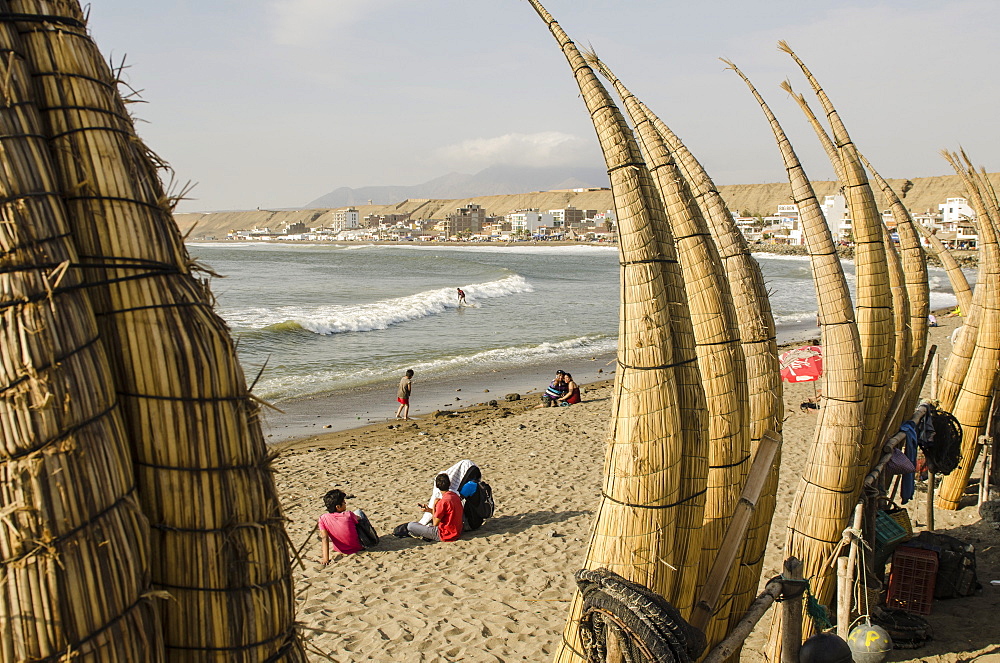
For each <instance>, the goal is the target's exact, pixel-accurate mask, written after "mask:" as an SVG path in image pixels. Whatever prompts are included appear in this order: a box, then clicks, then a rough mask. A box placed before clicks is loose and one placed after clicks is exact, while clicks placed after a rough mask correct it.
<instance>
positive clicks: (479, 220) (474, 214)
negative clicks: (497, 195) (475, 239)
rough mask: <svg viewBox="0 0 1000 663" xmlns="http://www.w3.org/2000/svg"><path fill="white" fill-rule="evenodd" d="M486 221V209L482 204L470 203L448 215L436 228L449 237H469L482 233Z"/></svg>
mask: <svg viewBox="0 0 1000 663" xmlns="http://www.w3.org/2000/svg"><path fill="white" fill-rule="evenodd" d="M485 222H486V210H485V209H483V208H482V206H480V205H476V204H475V203H469V204H468V205H466V206H465V207H459V208H458V209H456V210H455V212H454V213H452V214H448V215H446V216H445V217H444V219H443V220H441V221H439V222H438V224H437V226H436V230H437V231H438V232H439V233H441V234H442V235H443V236H444V237H445V238H447V239H451V238H459V237H468V236H470V235H475V234H478V233H480V232H481V231H482V229H483V223H485Z"/></svg>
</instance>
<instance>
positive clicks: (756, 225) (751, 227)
mask: <svg viewBox="0 0 1000 663" xmlns="http://www.w3.org/2000/svg"><path fill="white" fill-rule="evenodd" d="M732 215H733V223H735V224H736V229H737V230H739V231H740V233H741V234H742V235H743V239H745V240H746V241H747V243H748V244H755V243H757V242H760V241H761V239H762V237H763V233H762V232H761V229H762V227H763V223H762V220H761V219H760V218H759V217H756V216H737V215H736V212H732Z"/></svg>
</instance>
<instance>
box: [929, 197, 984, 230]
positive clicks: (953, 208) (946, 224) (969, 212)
mask: <svg viewBox="0 0 1000 663" xmlns="http://www.w3.org/2000/svg"><path fill="white" fill-rule="evenodd" d="M938 211H939V212H940V213H941V229H942V230H955V229H956V226H957V224H958V222H960V221H962V220H963V219H975V218H976V212H975V210H973V209H972V208H971V207H970V206H969V201H968V200H966V199H965V198H947V199H945V201H944V202H943V203H942V204H940V205H938Z"/></svg>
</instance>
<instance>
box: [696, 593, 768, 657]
mask: <svg viewBox="0 0 1000 663" xmlns="http://www.w3.org/2000/svg"><path fill="white" fill-rule="evenodd" d="M781 590H782V588H781V582H780V581H772V582H769V583H767V586H766V587H764V591H763V592H761V593H760V594H759V595H758V596H757V598H756V599H754V601H753V603H751V604H750V608H749V609H748V610H747V614H746V616H745V617H743V619H741V620H740V621H739V623H737V624H736V626H734V627H733V630H732V631H730V633H729V635H728V636H727V637H726V638H725V639H724V640H723V641H722V642H720V643H719V644H718V645H716V647H715V649H713V650H712V651H711V653H710V654H709V655H708V656H706V657H705V660H704V661H702V663H722V662H723V661H726V660H728V659H729V657H730V656H732V655H733V654H735V653H736V652H738V651H739V650H740V648H741V647H742V646H743V643H744V641H746V639H747V636H748V635H750V631H752V630H753V627H754V626H756V625H757V622H759V621H760V619H761V617H763V616H764V613H765V612H767V609H768V608H770V607H771V605H773V604H774V601H775V599H776V598H777V597H778V596H779V595H780V594H781Z"/></svg>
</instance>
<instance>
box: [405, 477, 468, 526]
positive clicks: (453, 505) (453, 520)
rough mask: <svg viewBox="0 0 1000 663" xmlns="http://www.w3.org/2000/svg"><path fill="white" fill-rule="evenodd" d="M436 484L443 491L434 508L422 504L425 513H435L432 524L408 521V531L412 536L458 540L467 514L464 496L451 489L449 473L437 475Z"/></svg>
mask: <svg viewBox="0 0 1000 663" xmlns="http://www.w3.org/2000/svg"><path fill="white" fill-rule="evenodd" d="M434 485H435V486H436V487H437V489H438V490H439V491H441V498H440V499H439V500H438V501H437V503H436V504H435V505H434V509H433V510H431V508H430V507H428V506H427V505H426V504H421V505H420V508H421V509H423V510H424V513H432V514H433V518H431V524H430V525H424V524H421V523H416V522H414V523H408V524H407V525H406V531H407V532H409V533H410V536H419V537H421V538H424V539H426V540H428V541H456V540H458V537H460V536H461V535H462V529H463V524H462V518H463V516H464V515H465V512H464V510H463V507H462V498H461V497H460V496H459V494H458V493H456V492H454V491H453V490H450V488H451V478H450V477H449V476H448V475H447V474H439V475H437V478H436V479H434Z"/></svg>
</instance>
